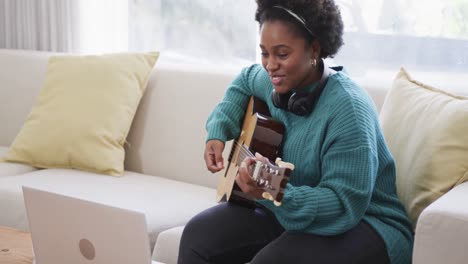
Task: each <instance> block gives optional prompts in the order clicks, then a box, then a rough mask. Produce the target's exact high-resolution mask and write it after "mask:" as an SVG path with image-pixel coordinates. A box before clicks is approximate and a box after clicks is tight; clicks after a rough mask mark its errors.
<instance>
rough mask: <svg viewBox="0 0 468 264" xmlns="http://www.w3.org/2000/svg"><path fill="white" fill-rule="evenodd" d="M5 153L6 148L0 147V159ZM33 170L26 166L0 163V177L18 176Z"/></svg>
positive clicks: (33, 169)
mask: <svg viewBox="0 0 468 264" xmlns="http://www.w3.org/2000/svg"><path fill="white" fill-rule="evenodd" d="M7 152H8V147H4V146H0V158H2V157H3V156H4V155H5V154H6V153H7ZM35 170H37V169H36V168H34V167H32V166H29V165H26V164H21V163H11V162H0V177H2V176H12V175H18V174H23V173H27V172H31V171H35Z"/></svg>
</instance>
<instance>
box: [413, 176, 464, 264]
mask: <svg viewBox="0 0 468 264" xmlns="http://www.w3.org/2000/svg"><path fill="white" fill-rule="evenodd" d="M467 201H468V182H465V183H463V184H460V185H458V186H456V187H455V188H453V189H452V190H450V191H449V192H448V193H446V194H444V195H443V196H442V197H440V198H439V199H437V200H436V201H435V202H433V203H432V204H431V205H429V206H428V207H427V208H426V209H424V210H423V212H422V213H421V215H420V216H419V219H418V222H417V224H416V236H415V242H414V252H413V264H423V263H424V264H440V263H447V264H449V263H468V250H467V247H466V243H467V242H468V205H467Z"/></svg>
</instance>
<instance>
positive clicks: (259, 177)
mask: <svg viewBox="0 0 468 264" xmlns="http://www.w3.org/2000/svg"><path fill="white" fill-rule="evenodd" d="M293 170H294V165H293V164H291V163H287V162H283V161H281V159H280V158H277V159H276V164H272V163H271V162H269V161H268V160H267V159H264V160H260V159H257V162H256V163H255V164H254V165H253V166H252V167H251V175H252V177H253V179H254V180H255V181H256V182H257V186H258V187H260V188H261V189H263V190H265V192H264V193H263V198H265V199H269V200H272V201H274V204H275V205H276V206H280V205H281V201H282V200H283V196H284V188H286V184H287V183H288V180H289V175H290V174H291V171H293Z"/></svg>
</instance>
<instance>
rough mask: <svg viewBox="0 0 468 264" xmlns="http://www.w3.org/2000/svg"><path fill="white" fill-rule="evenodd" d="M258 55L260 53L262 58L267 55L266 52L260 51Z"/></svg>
mask: <svg viewBox="0 0 468 264" xmlns="http://www.w3.org/2000/svg"><path fill="white" fill-rule="evenodd" d="M260 55H262V57H264V58H266V57H268V53H266V52H262V53H260Z"/></svg>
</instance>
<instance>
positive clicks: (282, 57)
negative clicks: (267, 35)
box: [278, 53, 288, 59]
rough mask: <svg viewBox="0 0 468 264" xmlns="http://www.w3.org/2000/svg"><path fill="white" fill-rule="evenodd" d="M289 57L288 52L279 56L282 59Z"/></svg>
mask: <svg viewBox="0 0 468 264" xmlns="http://www.w3.org/2000/svg"><path fill="white" fill-rule="evenodd" d="M287 57H288V54H286V53H280V54H278V58H280V59H286V58H287Z"/></svg>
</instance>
